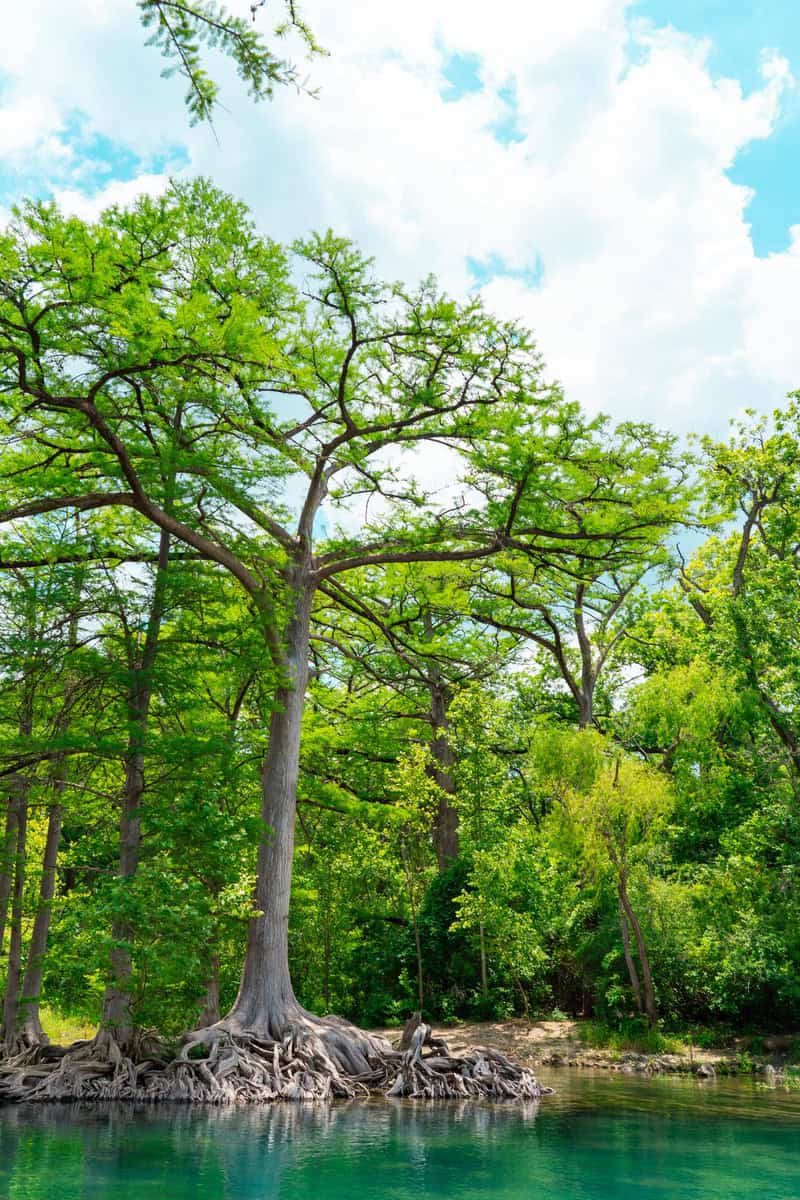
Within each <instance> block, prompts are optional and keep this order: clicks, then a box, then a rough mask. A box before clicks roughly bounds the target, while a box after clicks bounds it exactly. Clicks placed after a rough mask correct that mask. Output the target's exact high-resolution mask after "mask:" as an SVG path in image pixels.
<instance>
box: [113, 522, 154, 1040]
mask: <svg viewBox="0 0 800 1200" xmlns="http://www.w3.org/2000/svg"><path fill="white" fill-rule="evenodd" d="M169 541H170V539H169V534H168V533H165V532H164V531H162V533H161V537H160V541H159V548H158V567H157V569H156V579H155V584H154V587H153V598H152V602H151V605H150V613H149V615H148V621H147V630H146V632H145V639H144V647H143V650H142V656H141V659H140V660H139V661H138V662H135V663H133V664H132V671H131V674H132V678H131V683H130V687H129V689H128V698H127V708H128V729H129V736H128V745H127V750H126V754H125V786H124V789H123V794H122V806H121V812H120V820H119V866H118V869H117V876H118V878H120V879H122V880H124V881H126V882H130V881H131V880H132V879H133V878H134V876H135V874H136V870H137V868H138V865H139V852H140V849H141V843H142V813H141V809H142V796H143V794H144V783H145V778H144V765H145V757H144V747H145V737H146V734H147V719H148V715H149V712H150V700H151V697H152V674H153V668H154V666H155V660H156V652H157V650H158V641H159V636H160V633H161V623H162V621H163V618H164V608H165V600H166V581H167V569H168V567H169ZM111 934H112V938H113V948H112V951H111V980H110V982H109V984H108V987H107V988H106V993H105V996H104V998H103V1018H102V1027H103V1029H104V1030H107V1031H108V1032H109V1033H111V1034H112V1036H113V1037H114V1039H115V1040H116V1041H117V1042H118V1043H119V1044H120V1046H122V1047H128V1046H130V1043H131V1041H132V1039H133V1034H134V1020H133V1013H132V1007H131V1006H132V989H133V961H132V954H131V948H132V941H133V937H134V934H135V930H134V928H133V925H132V922H131V920H130V918H129V917H128V916H127V915H126V914H123V915H121V916H119V917H117V918H116V919H115V920H114V922H113V924H112V930H111Z"/></svg>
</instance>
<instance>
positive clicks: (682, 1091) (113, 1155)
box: [0, 1072, 800, 1200]
mask: <svg viewBox="0 0 800 1200" xmlns="http://www.w3.org/2000/svg"><path fill="white" fill-rule="evenodd" d="M549 1081H550V1082H552V1083H553V1084H555V1085H556V1086H557V1087H558V1088H559V1093H558V1095H557V1096H552V1097H547V1098H546V1099H544V1100H542V1102H541V1104H540V1105H539V1106H538V1109H537V1108H536V1106H532V1107H530V1108H525V1109H519V1108H497V1107H475V1106H458V1105H447V1106H428V1105H426V1104H420V1103H410V1102H402V1101H399V1102H388V1101H387V1102H384V1101H375V1102H370V1103H368V1104H351V1105H336V1106H332V1107H329V1108H325V1107H311V1106H309V1107H303V1106H300V1105H293V1106H288V1105H280V1106H270V1107H265V1108H263V1109H259V1110H258V1111H255V1110H246V1111H237V1112H227V1111H226V1112H210V1111H205V1110H197V1109H193V1110H190V1109H186V1108H165V1107H162V1108H158V1109H156V1108H149V1109H141V1110H133V1109H131V1108H128V1107H111V1106H110V1107H106V1108H103V1109H99V1108H97V1107H94V1108H91V1107H81V1106H77V1105H72V1106H50V1107H35V1108H29V1109H26V1108H19V1109H11V1108H0V1197H1V1198H2V1200H90V1198H91V1200H94V1198H98V1200H100V1198H102V1200H107V1198H113V1200H134V1198H135V1200H149V1198H150V1197H158V1198H159V1200H201V1198H202V1200H256V1198H258V1200H266V1198H271V1200H272V1198H280V1200H312V1197H313V1200H378V1198H379V1197H380V1198H381V1200H411V1198H418V1197H430V1198H431V1200H436V1198H439V1197H458V1198H459V1200H490V1198H491V1200H523V1198H524V1200H533V1198H536V1200H539V1198H540V1197H542V1198H543V1197H546V1198H547V1200H628V1198H629V1197H637V1198H639V1200H751V1198H753V1200H755V1198H756V1197H757V1198H758V1200H800V1096H797V1095H796V1094H792V1095H787V1094H786V1093H785V1092H765V1091H758V1090H757V1089H755V1088H754V1086H753V1085H752V1084H746V1083H745V1084H742V1083H738V1084H737V1083H736V1082H729V1083H725V1082H721V1081H720V1082H716V1083H713V1082H712V1083H702V1084H701V1083H698V1082H695V1081H693V1080H691V1081H690V1080H687V1081H669V1080H663V1081H662V1080H648V1079H638V1078H631V1077H626V1076H618V1075H614V1076H611V1077H609V1076H607V1075H598V1076H593V1075H589V1074H588V1073H587V1074H584V1073H580V1072H557V1073H553V1074H552V1076H551V1077H550V1080H549Z"/></svg>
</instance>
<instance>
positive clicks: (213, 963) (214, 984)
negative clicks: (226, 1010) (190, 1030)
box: [197, 952, 221, 1029]
mask: <svg viewBox="0 0 800 1200" xmlns="http://www.w3.org/2000/svg"><path fill="white" fill-rule="evenodd" d="M220 1016H221V1013H220V1007H219V955H218V954H217V953H216V952H215V953H213V954H212V955H211V957H210V959H209V964H208V979H207V980H206V994H205V996H204V998H203V1009H202V1012H201V1013H200V1016H199V1018H198V1021H197V1027H198V1029H205V1028H206V1027H207V1026H208V1025H213V1024H214V1023H215V1022H216V1021H218V1020H219V1019H220Z"/></svg>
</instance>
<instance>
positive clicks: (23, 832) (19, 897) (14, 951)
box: [3, 780, 30, 1040]
mask: <svg viewBox="0 0 800 1200" xmlns="http://www.w3.org/2000/svg"><path fill="white" fill-rule="evenodd" d="M29 790H30V784H29V783H28V781H27V780H21V781H20V783H18V784H16V785H15V794H14V796H13V799H12V803H13V804H14V806H15V808H16V810H17V841H16V847H15V853H14V884H13V888H12V895H11V923H10V930H9V932H10V937H9V944H8V972H7V976H6V994H5V998H4V1001H3V1038H4V1040H9V1039H11V1038H13V1037H14V1035H15V1034H16V1031H17V1019H18V1012H19V999H20V993H21V986H22V902H23V898H24V892H25V858H26V852H27V833H28V792H29Z"/></svg>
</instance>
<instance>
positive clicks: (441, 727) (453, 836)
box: [430, 671, 459, 871]
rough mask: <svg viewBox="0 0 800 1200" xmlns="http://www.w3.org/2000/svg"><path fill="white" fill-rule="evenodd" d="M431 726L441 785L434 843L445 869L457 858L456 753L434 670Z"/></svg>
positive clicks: (436, 772)
mask: <svg viewBox="0 0 800 1200" xmlns="http://www.w3.org/2000/svg"><path fill="white" fill-rule="evenodd" d="M430 693H431V727H432V729H433V740H432V741H431V753H432V754H433V758H434V764H435V765H434V768H433V779H434V782H435V783H436V785H437V787H438V788H439V809H438V812H437V814H436V818H435V820H434V823H433V844H434V849H435V850H436V861H437V862H438V864H439V870H440V871H446V870H447V868H448V867H449V866H450V864H451V863H453V862H454V861H455V860H456V859H457V858H458V851H459V842H458V809H457V808H456V807H455V805H454V804H453V799H454V797H455V794H456V785H455V780H454V778H453V768H454V766H455V762H456V756H455V754H454V753H453V749H452V746H451V745H450V740H449V738H448V736H447V725H448V721H447V698H446V696H445V691H444V687H443V686H442V683H441V681H440V680H439V678H438V671H434V673H433V674H432V676H431V680H430Z"/></svg>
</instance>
